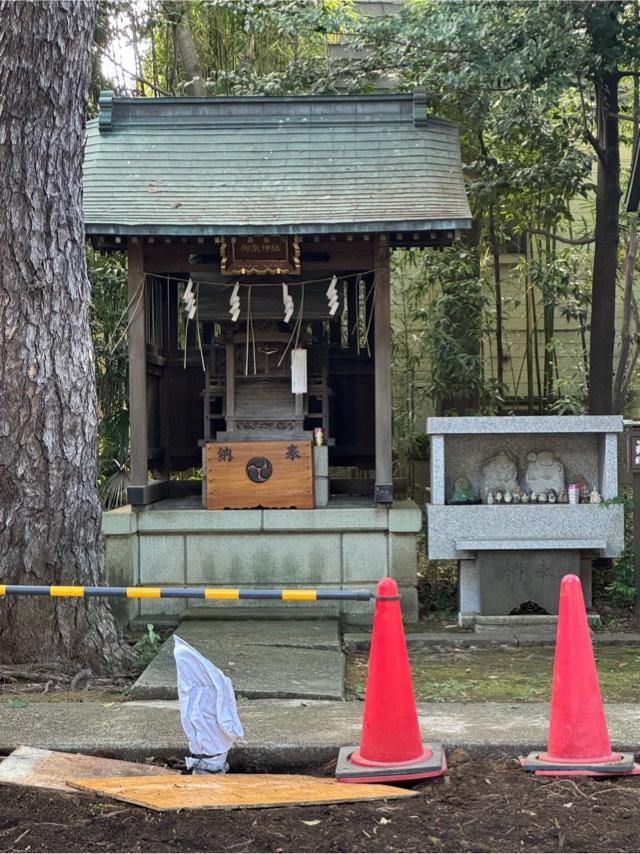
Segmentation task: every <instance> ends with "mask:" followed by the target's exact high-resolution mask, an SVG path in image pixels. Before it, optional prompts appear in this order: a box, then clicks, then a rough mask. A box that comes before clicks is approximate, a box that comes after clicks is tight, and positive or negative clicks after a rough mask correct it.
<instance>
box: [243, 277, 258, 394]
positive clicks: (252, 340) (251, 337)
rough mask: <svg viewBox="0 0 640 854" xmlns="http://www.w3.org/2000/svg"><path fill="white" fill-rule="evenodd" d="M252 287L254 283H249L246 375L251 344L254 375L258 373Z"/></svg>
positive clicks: (245, 373)
mask: <svg viewBox="0 0 640 854" xmlns="http://www.w3.org/2000/svg"><path fill="white" fill-rule="evenodd" d="M252 288H253V285H249V292H248V294H247V343H246V347H245V361H244V375H245V377H246V376H248V375H249V344H251V349H252V351H253V373H254V375H255V374H257V373H258V362H257V360H256V336H255V331H254V328H253V310H252V308H251V293H252Z"/></svg>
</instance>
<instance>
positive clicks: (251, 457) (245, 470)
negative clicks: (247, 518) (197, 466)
mask: <svg viewBox="0 0 640 854" xmlns="http://www.w3.org/2000/svg"><path fill="white" fill-rule="evenodd" d="M206 463H207V497H206V501H207V510H225V509H230V510H242V509H247V508H250V507H268V508H288V507H295V508H297V509H307V510H309V509H313V453H312V446H311V442H309V441H306V440H297V439H286V440H278V441H271V442H208V443H207V446H206Z"/></svg>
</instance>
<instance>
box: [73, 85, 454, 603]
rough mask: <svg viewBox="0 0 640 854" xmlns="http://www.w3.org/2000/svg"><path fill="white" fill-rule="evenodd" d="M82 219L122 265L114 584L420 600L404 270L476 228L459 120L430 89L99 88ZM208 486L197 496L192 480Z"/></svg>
mask: <svg viewBox="0 0 640 854" xmlns="http://www.w3.org/2000/svg"><path fill="white" fill-rule="evenodd" d="M84 210H85V224H86V233H87V237H88V239H90V240H91V242H92V243H93V244H94V246H96V247H97V248H98V249H100V250H102V251H125V252H126V253H127V255H128V282H129V285H128V297H129V299H128V341H129V387H130V425H131V427H130V429H131V485H130V487H129V501H130V505H129V506H128V507H127V508H124V509H122V510H118V511H112V512H111V513H107V514H105V523H104V530H105V535H106V538H107V565H108V572H109V573H110V575H111V576H112V577H113V578H119V579H121V580H122V579H125V580H127V581H128V582H129V583H150V582H152V581H153V582H157V583H162V582H166V583H169V582H171V583H175V582H180V581H182V582H183V583H188V584H190V583H201V582H205V581H206V583H209V584H215V583H220V584H222V585H228V584H232V583H235V584H240V583H242V584H248V583H249V582H251V583H254V584H258V583H259V584H260V585H262V586H268V585H269V584H273V585H276V586H277V585H282V584H286V585H295V584H297V583H300V584H304V585H305V586H308V585H309V584H310V583H312V584H315V585H319V584H320V585H321V584H324V583H326V584H333V585H334V586H335V584H350V583H356V584H357V585H358V586H363V583H373V582H374V581H375V580H377V578H379V577H380V575H382V574H385V573H388V572H393V573H395V574H397V575H398V576H399V577H400V576H401V584H402V585H404V586H405V588H406V590H405V594H406V595H407V596H409V597H411V595H413V597H414V598H415V556H414V557H413V558H411V546H410V544H409V542H408V541H409V540H410V541H411V543H414V541H415V533H416V531H417V530H418V529H419V528H420V513H419V510H418V508H417V507H416V505H414V504H412V502H406V501H405V502H402V503H401V504H398V503H397V502H396V503H394V494H393V464H392V389H391V291H390V268H389V261H390V253H391V252H392V250H393V249H394V248H396V247H411V246H417V247H424V246H444V245H449V244H451V242H452V241H453V240H454V238H455V236H456V234H457V233H459V231H460V230H463V229H468V228H469V227H470V223H471V221H470V212H469V207H468V203H467V199H466V195H465V191H464V186H463V180H462V169H461V162H460V150H459V142H458V132H457V127H456V125H454V124H452V123H451V122H448V121H444V120H442V119H438V118H434V117H432V116H428V115H427V113H426V100H425V97H424V95H422V94H420V93H418V94H414V95H368V96H353V97H352V96H335V97H324V96H322V97H320V96H313V97H283V98H268V97H228V98H225V97H221V98H154V99H143V98H116V97H113V95H112V93H110V92H104V93H102V95H101V98H100V114H99V116H98V118H97V119H93V120H91V121H90V122H89V123H88V130H87V145H86V155H85V185H84ZM200 469H202V473H203V484H204V488H202V493H201V497H200V495H199V494H195V493H196V490H197V491H198V492H199V491H200V483H199V482H198V481H197V480H195V479H194V478H193V477H191V478H189V479H188V480H186V481H185V480H184V476H185V475H184V473H185V472H189V471H191V472H192V473H193V470H200ZM354 473H357V474H358V477H351V479H350V480H351V483H352V484H353V488H352V489H348V487H349V480H347V479H346V478H345V475H347V474H350V475H353V474H354ZM176 475H180V478H181V479H178V478H176ZM189 491H191V492H193V493H194V494H192V495H189V494H188V492H189ZM337 493H340V494H339V495H338V494H337ZM207 507H208V508H215V509H209V510H207V509H203V508H207ZM394 520H395V521H394ZM395 529H397V530H395ZM403 535H404V536H403ZM251 536H253V537H254V539H253V540H252V539H251ZM287 538H288V539H287ZM394 538H395V539H394ZM396 540H397V541H398V545H397V547H396V546H394V545H393V543H394V541H396ZM400 542H401V543H402V546H400V545H399V544H400ZM369 546H370V547H371V549H373V551H371V552H369V551H368V549H369ZM394 549H395V550H396V551H397V552H398V554H399V550H400V551H402V553H403V555H404V557H402V558H401V557H399V556H398V557H394V554H393V553H394ZM374 551H375V552H376V554H377V557H375V559H374V556H373V552H374ZM414 552H415V549H414ZM363 563H364V564H366V565H367V566H368V567H369V570H368V571H369V572H370V573H372V576H371V577H366V578H363V577H362V575H361V574H359V573H358V571H356V567H357V566H358V565H360V564H363ZM252 567H253V568H252ZM407 567H408V568H407ZM412 572H413V577H412V575H411V573H412ZM151 576H153V577H151ZM412 588H413V594H411V589H412ZM167 602H169V600H167ZM170 605H171V606H172V607H175V602H173V603H170ZM178 605H179V603H178ZM129 616H131V614H129Z"/></svg>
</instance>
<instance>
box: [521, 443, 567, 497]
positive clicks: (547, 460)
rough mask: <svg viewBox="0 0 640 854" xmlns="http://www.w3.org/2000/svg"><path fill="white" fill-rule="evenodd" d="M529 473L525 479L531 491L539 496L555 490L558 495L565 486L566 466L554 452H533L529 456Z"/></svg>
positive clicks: (527, 472)
mask: <svg viewBox="0 0 640 854" xmlns="http://www.w3.org/2000/svg"><path fill="white" fill-rule="evenodd" d="M527 460H528V465H527V471H526V474H525V478H526V481H527V485H528V486H529V488H530V489H532V490H535V491H536V492H537V493H538V495H540V494H541V493H543V492H544V493H545V495H546V494H548V492H549V490H550V489H554V490H555V492H556V495H557V494H558V492H559V491H560V490H561V489H562V488H563V487H564V486H565V482H564V465H563V463H562V460H560V458H559V457H556V455H555V454H554V452H553V451H539V452H536V451H531V452H530V453H529V454H527Z"/></svg>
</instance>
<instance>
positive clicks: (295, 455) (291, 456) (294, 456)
mask: <svg viewBox="0 0 640 854" xmlns="http://www.w3.org/2000/svg"><path fill="white" fill-rule="evenodd" d="M284 455H285V457H286V459H288V460H299V459H300V450H299V448H298V446H297V445H289V447H288V448H287V450H286V451H285V452H284Z"/></svg>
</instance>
